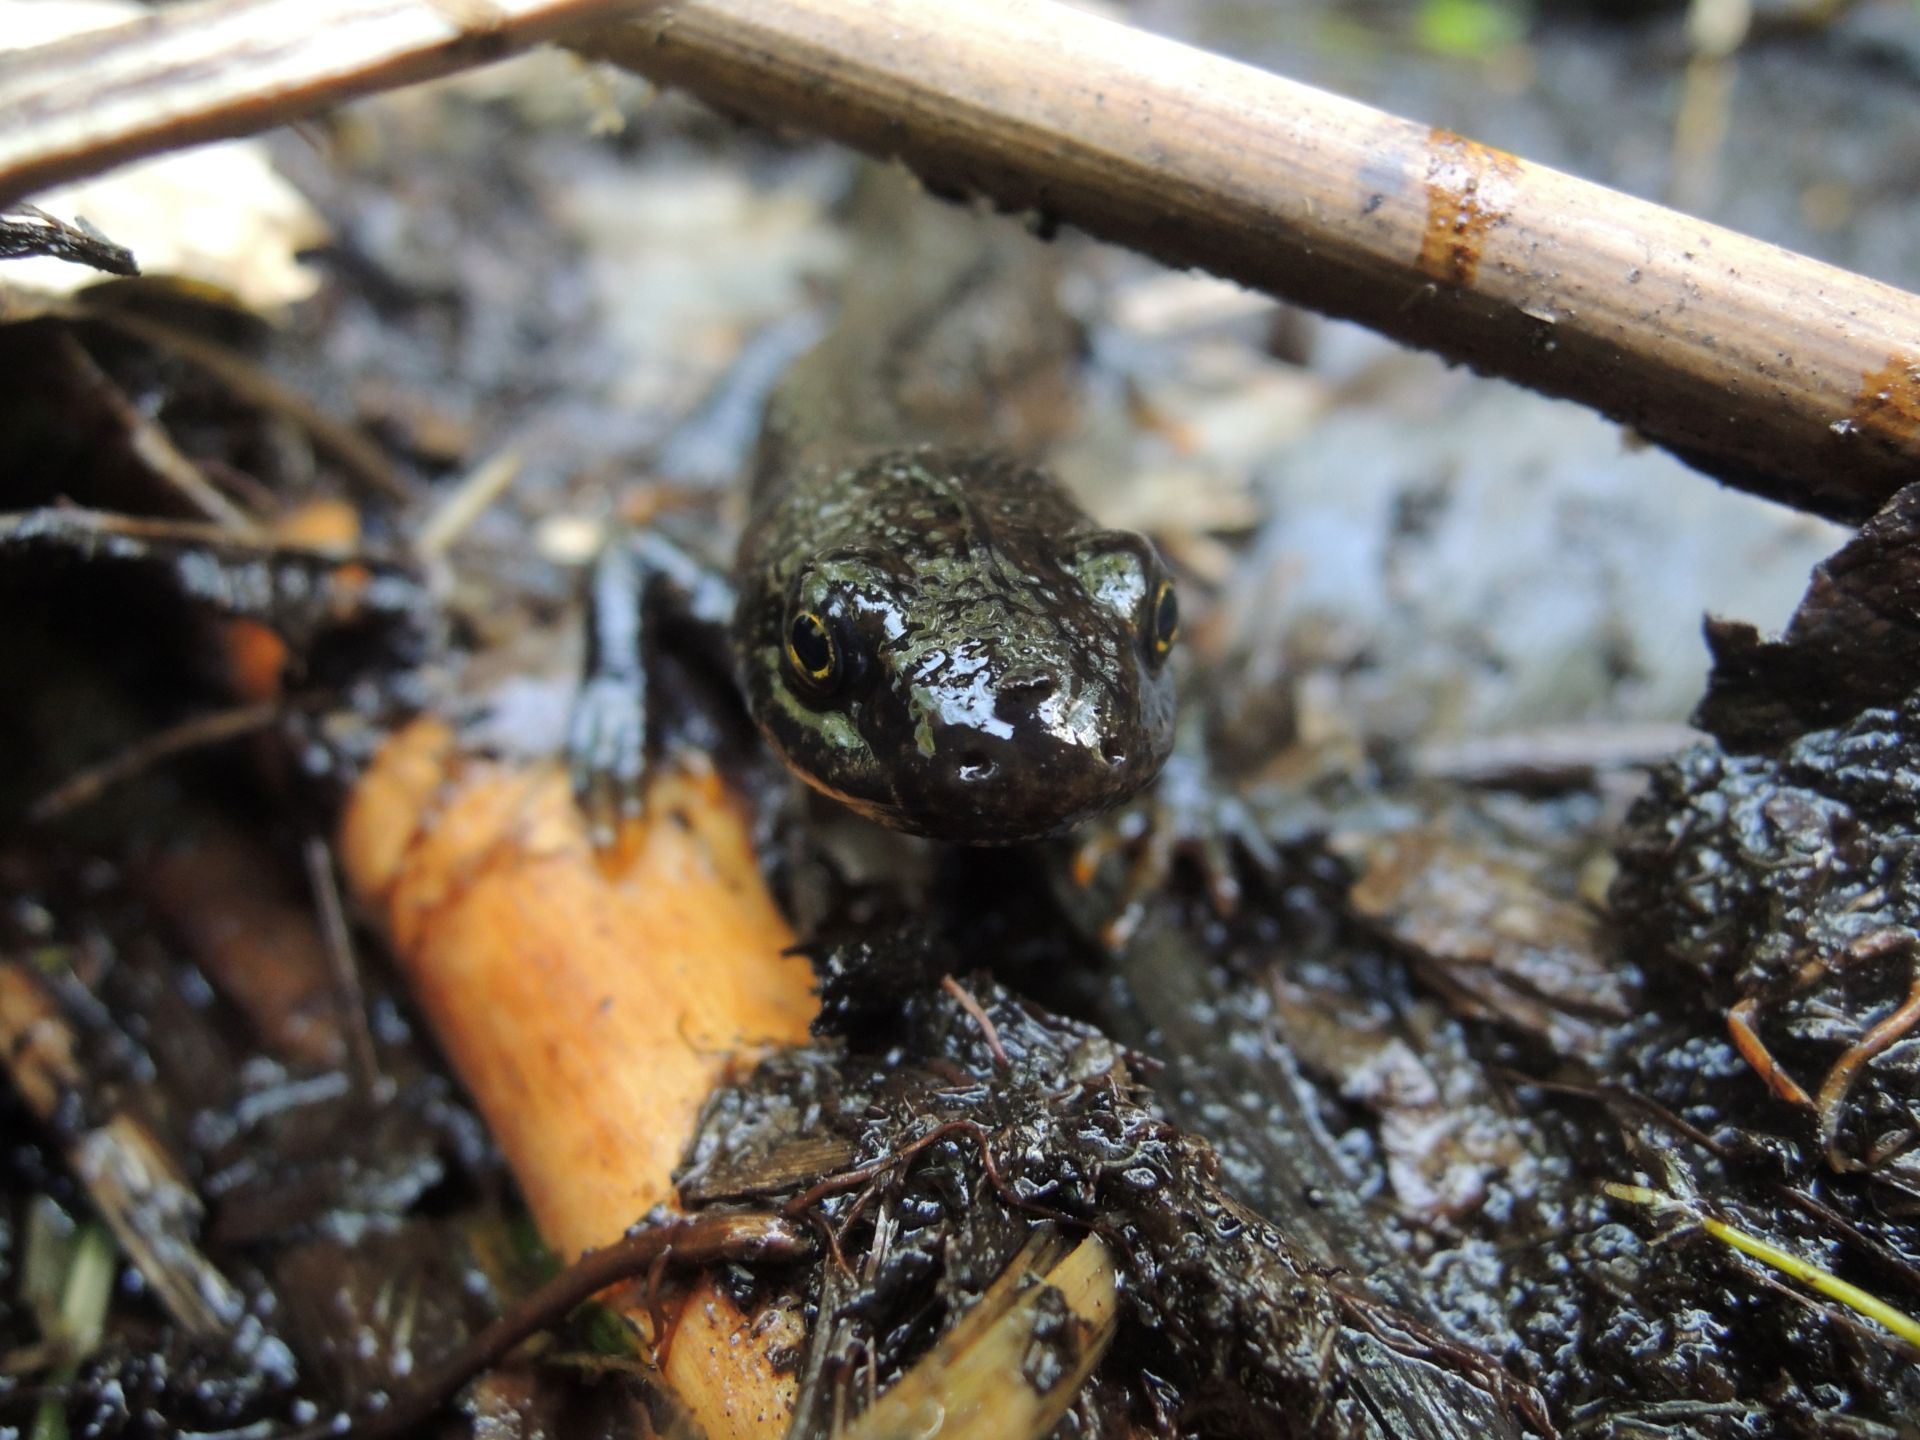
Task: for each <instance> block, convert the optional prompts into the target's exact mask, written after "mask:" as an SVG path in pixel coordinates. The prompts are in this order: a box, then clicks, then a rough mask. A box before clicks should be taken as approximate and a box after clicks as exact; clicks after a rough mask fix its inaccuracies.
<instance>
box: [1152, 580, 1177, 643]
mask: <svg viewBox="0 0 1920 1440" xmlns="http://www.w3.org/2000/svg"><path fill="white" fill-rule="evenodd" d="M1150 633H1151V634H1152V636H1153V654H1154V658H1155V659H1156V660H1159V659H1165V658H1166V654H1167V652H1168V651H1169V650H1171V649H1173V642H1174V641H1176V640H1178V639H1179V638H1180V597H1179V596H1178V595H1176V594H1174V593H1173V582H1172V581H1171V580H1162V581H1161V582H1160V586H1159V588H1158V589H1156V590H1155V591H1154V592H1153V625H1152V627H1151V630H1150Z"/></svg>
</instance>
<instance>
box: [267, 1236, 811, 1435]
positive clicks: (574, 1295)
mask: <svg viewBox="0 0 1920 1440" xmlns="http://www.w3.org/2000/svg"><path fill="white" fill-rule="evenodd" d="M812 1253H813V1245H812V1242H811V1241H810V1240H809V1239H808V1238H807V1235H806V1233H805V1232H804V1231H802V1230H800V1229H798V1228H796V1227H795V1226H794V1224H793V1223H792V1222H791V1221H789V1220H786V1219H783V1218H782V1217H780V1216H778V1215H760V1214H726V1215H699V1216H694V1217H692V1218H687V1219H672V1220H666V1221H661V1222H657V1223H652V1224H646V1225H643V1226H642V1227H640V1228H637V1229H636V1230H634V1231H633V1232H632V1233H630V1234H628V1235H627V1236H626V1237H625V1238H623V1239H620V1240H616V1241H614V1243H613V1244H611V1245H608V1246H605V1247H603V1248H602V1249H599V1250H589V1251H588V1252H587V1253H586V1254H585V1255H582V1256H581V1257H580V1258H579V1260H577V1261H575V1262H574V1263H573V1264H572V1265H570V1266H568V1267H567V1268H566V1269H565V1270H564V1271H562V1272H561V1273H560V1274H558V1275H556V1276H554V1277H553V1279H551V1280H549V1281H547V1283H546V1284H544V1285H542V1286H541V1287H540V1288H539V1289H537V1290H535V1291H534V1292H533V1293H532V1294H531V1295H528V1296H527V1297H525V1298H524V1299H522V1300H520V1301H519V1302H517V1303H516V1304H515V1305H514V1306H513V1307H512V1308H511V1309H509V1310H508V1311H507V1312H506V1313H505V1314H504V1315H502V1316H500V1317H499V1318H498V1319H497V1320H495V1321H494V1322H493V1323H492V1324H491V1325H489V1326H487V1328H486V1329H484V1330H482V1331H481V1332H480V1333H479V1334H478V1335H475V1336H474V1337H473V1338H472V1339H471V1340H469V1341H467V1343H466V1344H464V1345H462V1346H461V1347H460V1348H459V1349H458V1350H456V1351H454V1352H453V1354H451V1355H449V1356H448V1357H447V1358H446V1359H444V1360H441V1361H439V1362H438V1363H437V1364H431V1365H428V1366H427V1367H426V1369H425V1370H423V1371H422V1372H421V1373H420V1376H419V1378H418V1379H416V1380H414V1381H413V1382H412V1383H411V1384H409V1385H407V1386H406V1388H404V1389H403V1390H401V1391H400V1393H399V1394H397V1395H395V1396H394V1397H393V1398H392V1399H391V1401H390V1402H389V1403H388V1404H387V1406H386V1407H385V1408H384V1409H381V1410H378V1411H374V1412H371V1413H369V1412H361V1413H360V1414H358V1415H356V1416H354V1417H352V1418H351V1421H350V1423H349V1424H348V1425H347V1426H346V1427H345V1428H344V1429H343V1428H342V1426H341V1422H340V1420H339V1419H338V1418H336V1419H333V1420H327V1421H322V1422H321V1423H319V1424H316V1425H309V1426H307V1427H306V1428H304V1429H301V1430H295V1431H292V1432H290V1433H289V1434H287V1435H286V1436H284V1437H283V1440H341V1437H347V1440H389V1437H393V1436H400V1435H405V1434H407V1433H409V1432H410V1431H412V1430H413V1429H414V1428H415V1427H416V1426H418V1425H421V1424H423V1423H424V1422H426V1421H427V1420H428V1419H429V1418H431V1417H432V1415H433V1413H434V1412H435V1411H436V1410H438V1409H439V1408H440V1407H441V1406H443V1405H445V1404H446V1403H447V1401H448V1400H450V1399H451V1398H452V1397H453V1395H454V1393H455V1392H456V1391H458V1390H459V1389H460V1387H461V1386H463V1385H465V1384H466V1383H467V1381H469V1380H471V1379H472V1378H473V1377H474V1376H475V1375H478V1374H479V1373H480V1372H481V1371H482V1370H485V1369H487V1368H488V1367H489V1366H492V1365H495V1364H498V1363H499V1362H500V1361H501V1360H502V1359H504V1358H505V1357H506V1356H507V1355H509V1354H510V1353H512V1351H513V1350H514V1349H516V1348H517V1347H518V1346H519V1345H520V1344H521V1342H522V1341H524V1340H526V1339H527V1337H528V1336H530V1335H534V1334H537V1333H538V1332H539V1331H541V1330H545V1329H548V1328H549V1327H551V1326H553V1325H555V1324H557V1323H558V1322H559V1321H561V1320H563V1319H565V1318H566V1316H567V1315H568V1314H569V1313H571V1312H572V1311H573V1310H574V1309H575V1308H577V1307H578V1306H580V1305H582V1304H584V1303H585V1302H586V1301H588V1300H590V1299H592V1298H593V1297H594V1296H595V1295H597V1294H599V1293H600V1292H601V1291H602V1290H605V1289H606V1288H607V1287H608V1286H609V1285H614V1284H617V1283H619V1282H620V1281H622V1280H629V1279H632V1278H633V1277H635V1276H638V1275H646V1274H648V1273H649V1272H650V1271H651V1270H652V1269H653V1267H654V1265H655V1264H656V1263H657V1262H658V1261H659V1260H660V1258H661V1256H663V1255H666V1256H669V1257H670V1259H669V1260H668V1261H667V1263H668V1264H670V1265H673V1266H675V1267H678V1268H683V1269H697V1268H699V1267H701V1266H705V1265H711V1264H714V1263H716V1262H718V1261H723V1260H725V1261H740V1262H744V1263H748V1264H751V1263H754V1262H756V1261H769V1262H784V1261H791V1260H800V1259H804V1258H806V1257H807V1256H809V1255H811V1254H812Z"/></svg>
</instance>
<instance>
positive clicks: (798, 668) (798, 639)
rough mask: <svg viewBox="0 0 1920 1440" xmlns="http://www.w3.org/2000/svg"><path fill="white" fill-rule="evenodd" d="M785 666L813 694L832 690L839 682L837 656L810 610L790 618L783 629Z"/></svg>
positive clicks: (824, 624) (823, 627)
mask: <svg viewBox="0 0 1920 1440" xmlns="http://www.w3.org/2000/svg"><path fill="white" fill-rule="evenodd" d="M787 664H788V666H789V667H791V668H792V670H793V673H794V674H795V675H797V676H799V677H800V678H801V679H802V680H804V681H806V682H807V684H808V685H809V686H811V687H813V688H814V689H816V690H826V689H829V688H831V687H832V685H833V683H834V681H835V680H836V679H838V678H839V670H840V654H839V651H838V650H836V649H835V648H834V643H833V634H832V632H831V631H829V630H828V629H827V622H826V621H824V620H822V619H821V618H820V617H819V616H818V615H816V614H814V612H813V611H811V610H802V611H801V612H800V613H799V614H798V615H796V616H794V617H793V624H792V625H791V626H789V627H788V629H787Z"/></svg>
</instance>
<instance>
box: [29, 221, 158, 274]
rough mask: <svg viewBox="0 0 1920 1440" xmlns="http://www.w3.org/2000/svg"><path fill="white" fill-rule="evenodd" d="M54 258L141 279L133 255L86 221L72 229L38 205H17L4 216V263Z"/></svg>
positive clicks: (71, 226)
mask: <svg viewBox="0 0 1920 1440" xmlns="http://www.w3.org/2000/svg"><path fill="white" fill-rule="evenodd" d="M29 255H50V256H52V257H53V258H54V259H56V260H70V261H72V262H73V263H74V264H76V265H91V266H92V267H93V268H94V269H95V270H104V271H105V272H106V273H107V274H109V275H138V274H139V273H140V266H139V264H138V262H136V261H135V260H134V258H133V252H132V251H131V250H129V249H127V247H126V246H124V245H116V244H114V243H113V241H111V240H109V239H108V238H107V237H106V236H104V235H102V234H101V233H100V232H99V231H98V230H96V229H94V228H93V227H92V226H91V225H89V224H87V222H86V221H85V220H81V221H78V222H77V223H75V224H72V225H69V224H68V223H67V222H66V221H64V220H62V219H60V218H59V217H57V216H54V215H49V214H48V213H47V212H46V211H44V210H42V209H41V208H40V207H39V206H38V205H16V206H14V207H13V208H12V209H11V210H9V211H8V212H7V213H5V214H0V260H19V259H22V258H24V257H26V256H29Z"/></svg>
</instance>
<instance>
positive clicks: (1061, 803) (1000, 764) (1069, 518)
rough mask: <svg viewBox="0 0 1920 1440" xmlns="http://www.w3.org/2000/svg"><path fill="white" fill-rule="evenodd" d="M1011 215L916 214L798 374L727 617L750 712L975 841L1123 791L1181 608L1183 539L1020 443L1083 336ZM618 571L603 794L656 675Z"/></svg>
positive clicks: (1041, 825) (1159, 697)
mask: <svg viewBox="0 0 1920 1440" xmlns="http://www.w3.org/2000/svg"><path fill="white" fill-rule="evenodd" d="M1007 229H1008V227H1006V226H1004V225H999V226H991V227H990V222H986V221H983V220H980V219H977V218H974V217H969V216H967V215H965V214H964V213H962V212H958V211H953V210H950V209H945V208H943V209H941V210H939V211H935V212H932V213H930V214H928V215H927V216H926V217H925V219H924V220H922V221H918V222H915V223H913V224H911V225H909V226H907V227H906V228H905V230H904V231H899V230H896V231H895V232H894V233H893V234H892V235H891V236H889V237H886V240H887V241H888V242H890V243H883V245H882V246H881V247H877V248H878V249H879V253H878V255H877V257H876V258H875V263H874V264H873V265H872V266H871V267H869V269H868V273H866V274H865V275H863V276H862V278H861V280H860V281H858V282H856V283H857V284H858V286H859V288H858V289H857V290H856V291H855V292H854V294H853V295H852V297H851V298H850V299H849V301H848V303H847V305H846V307H845V309H844V311H843V314H842V317H841V320H840V322H839V324H838V325H837V327H836V329H835V330H834V332H833V333H832V334H830V335H829V336H828V337H827V338H826V339H825V340H824V341H823V342H822V343H821V344H820V345H819V346H817V347H816V348H815V349H814V350H812V351H811V352H809V353H808V354H807V355H806V356H804V357H803V358H802V359H800V360H799V361H797V362H796V363H795V365H794V366H793V367H792V369H791V371H790V372H789V374H788V375H787V377H786V378H785V379H784V380H783V381H782V382H781V384H780V386H779V388H778V390H777V391H776V393H775V395H774V397H773V400H772V403H771V404H770V406H769V410H768V417H767V424H766V429H765V432H764V434H763V436H762V442H761V445H760V451H759V455H758V457H757V460H756V462H755V465H754V467H753V476H752V488H751V493H750V504H749V511H748V517H747V522H746V528H745V531H744V532H743V535H742V538H741V542H740V548H739V553H738V557H737V560H736V563H735V566H734V584H735V588H736V591H737V599H736V601H735V603H734V609H733V615H732V620H731V625H730V627H729V631H728V633H729V635H730V641H731V645H732V649H733V658H734V661H735V664H736V667H737V671H738V674H739V676H740V679H741V682H742V684H743V686H744V689H745V692H746V697H747V703H748V708H749V710H750V711H751V713H752V715H753V718H754V720H755V722H756V723H757V724H758V726H759V728H760V730H761V731H762V733H763V734H764V735H765V736H766V738H767V740H768V742H769V743H770V744H771V745H772V746H773V748H774V750H775V751H776V752H777V753H778V754H779V755H780V756H781V758H782V759H783V760H784V761H785V762H786V764H787V765H788V766H789V767H790V768H791V769H792V770H793V771H794V772H795V773H796V774H797V775H799V776H800V778H801V779H803V780H805V781H806V782H807V783H808V784H809V785H812V786H814V787H815V788H816V789H819V790H822V791H825V792H826V793H827V794H830V795H833V796H835V797H836V798H838V799H840V800H842V801H844V802H845V803H846V804H848V805H850V806H852V807H853V808H855V809H856V810H859V811H860V812H862V813H863V814H866V815H869V816H871V817H873V818H874V819H876V820H880V821H882V822H884V823H885V824H888V825H891V826H893V827H895V828H897V829H901V830H908V831H912V832H914V833H917V834H922V835H929V836H932V837H934V838H936V839H942V840H950V841H957V842H961V843H966V844H1006V843H1011V842H1014V841H1020V840H1027V839H1034V838H1037V837H1040V836H1043V835H1048V834H1053V833H1056V832H1058V831H1061V830H1065V829H1068V828H1070V827H1072V826H1073V825H1076V824H1078V823H1079V822H1081V821H1082V820H1085V819H1087V818H1088V817H1089V816H1092V815H1094V814H1096V813H1098V812H1100V811H1102V810H1105V809H1108V808H1110V807H1112V806H1114V805H1117V804H1119V803H1120V802H1121V801H1123V800H1125V799H1127V798H1128V797H1130V796H1131V795H1133V794H1134V793H1135V792H1136V791H1138V790H1139V789H1140V787H1141V786H1143V785H1145V784H1146V783H1147V782H1148V781H1149V780H1151V779H1152V778H1153V777H1154V775H1155V774H1157V773H1158V771H1159V770H1160V767H1161V765H1162V764H1163V763H1164V762H1165V760H1166V758H1167V754H1168V752H1169V750H1170V749H1171V747H1172V741H1173V721H1174V696H1173V687H1172V681H1171V677H1170V676H1169V674H1168V672H1167V667H1166V659H1167V653H1168V651H1169V650H1170V648H1171V647H1172V644H1173V640H1174V637H1175V633H1176V631H1177V628H1178V618H1179V617H1178V608H1177V605H1176V602H1175V600H1174V598H1173V588H1172V585H1171V583H1170V582H1169V580H1168V577H1167V575H1166V571H1165V568H1164V566H1163V565H1162V563H1161V561H1160V558H1159V556H1158V554H1157V553H1156V552H1155V550H1154V548H1153V546H1152V544H1151V543H1150V542H1149V541H1148V540H1146V539H1145V538H1144V537H1142V536H1140V535H1136V534H1133V533H1131V532H1128V531H1117V530H1106V529H1101V528H1099V527H1098V526H1096V525H1095V524H1094V523H1093V522H1092V521H1091V520H1090V519H1089V518H1088V517H1087V516H1086V515H1085V514H1084V513H1083V512H1082V511H1081V510H1080V509H1079V508H1078V507H1077V506H1076V505H1075V504H1074V503H1073V501H1072V500H1071V499H1070V498H1069V497H1068V496H1067V495H1066V493H1065V492H1064V491H1063V490H1062V488H1061V487H1060V485H1059V484H1058V482H1057V481H1055V480H1054V478H1053V477H1052V476H1051V475H1049V474H1048V473H1047V472H1046V471H1045V470H1042V469H1039V468H1036V467H1034V466H1032V465H1028V464H1025V463H1022V462H1021V461H1020V460H1018V459H1015V458H1013V455H1012V454H1010V453H1009V451H1008V449H1007V448H1006V443H1005V442H1006V430H1007V428H1008V427H1007V425H1006V423H1005V415H1004V413H1003V412H1005V411H1007V410H1008V409H1009V408H1011V409H1017V408H1018V407H1019V405H1020V403H1021V400H1022V391H1023V389H1024V388H1025V387H1026V386H1027V384H1028V382H1029V381H1032V382H1033V383H1034V384H1039V385H1044V384H1045V383H1047V379H1048V378H1049V377H1047V376H1046V375H1045V374H1044V373H1043V367H1044V365H1045V363H1046V362H1048V361H1050V360H1057V359H1058V358H1060V352H1061V346H1062V342H1061V341H1060V338H1059V337H1060V336H1061V335H1062V334H1064V333H1065V332H1066V322H1065V321H1064V318H1063V317H1060V316H1059V314H1058V311H1057V310H1056V309H1054V308H1053V305H1052V300H1051V294H1050V289H1051V275H1050V273H1049V272H1048V267H1047V266H1046V265H1045V264H1044V262H1042V261H1040V260H1038V259H1036V254H1035V252H1036V250H1037V246H1036V242H1033V241H1030V240H1028V239H1027V237H1025V236H1023V235H1018V234H1008V233H1006V231H1007ZM1009 332H1011V334H1009ZM1023 347H1024V348H1025V350H1026V351H1027V352H1029V353H1025V354H1023V353H1022V350H1023ZM1034 351H1038V352H1039V355H1040V363H1039V364H1036V363H1035V362H1034V355H1033V354H1032V353H1031V352H1034ZM996 432H997V433H996ZM623 563H624V562H623ZM629 588H631V589H632V590H633V591H634V592H635V593H636V594H637V593H638V592H639V591H640V590H642V589H643V588H644V584H642V583H636V584H633V585H632V586H630V587H629ZM681 588H682V589H684V588H686V587H685V586H684V585H682V587H681ZM619 593H620V591H619V587H615V586H610V585H608V584H606V583H605V582H604V581H603V583H601V584H600V585H598V586H597V587H596V611H597V612H600V613H597V616H596V623H597V626H598V633H597V635H596V647H595V652H596V653H595V661H594V668H595V671H596V675H595V676H594V677H592V678H590V681H589V686H588V690H587V692H586V696H585V697H584V698H583V706H582V711H581V716H580V722H579V723H577V725H576V732H575V762H576V773H577V775H579V777H580V783H581V786H582V789H583V792H584V793H587V794H588V795H589V796H590V797H591V796H592V794H593V791H594V789H595V786H596V785H601V786H602V788H603V789H604V777H605V776H606V775H607V774H608V773H609V772H612V773H613V774H614V775H615V776H616V778H618V779H620V780H622V781H623V782H625V783H631V781H632V780H633V779H636V778H637V775H638V770H639V765H640V762H641V757H640V756H639V754H638V749H637V747H638V745H639V743H640V741H639V734H640V731H639V726H640V724H641V720H640V718H639V717H638V716H637V714H631V713H630V714H629V715H628V716H627V717H626V719H625V721H623V722H620V723H608V721H609V719H610V718H611V715H612V711H613V710H614V709H616V708H618V702H617V697H618V695H620V694H621V693H622V692H623V688H624V692H625V693H627V694H628V696H629V699H630V698H631V692H632V691H633V690H634V689H635V688H636V687H635V685H633V684H630V683H629V684H625V685H624V687H623V685H622V684H620V683H616V684H615V685H613V686H611V687H609V686H608V685H607V684H606V683H605V678H606V676H607V674H608V672H610V671H611V672H622V671H623V670H631V671H632V672H633V674H634V675H638V673H639V672H638V668H637V665H636V664H630V663H629V661H628V658H627V657H628V656H629V655H630V654H631V653H632V651H633V650H634V649H635V648H636V647H637V645H638V643H639V642H640V641H641V639H642V637H643V627H640V626H637V625H636V624H635V623H634V621H633V620H632V619H631V618H630V612H629V616H627V617H623V616H622V615H621V614H620V613H619V606H620V605H621V604H622V603H624V602H623V601H622V600H621V599H620V598H619ZM607 612H611V613H607ZM614 678H615V680H616V682H621V681H625V680H630V679H631V677H630V676H625V675H623V674H616V675H615V677H614ZM596 686H597V687H598V688H599V696H600V700H599V702H598V703H597V704H595V703H588V702H591V701H592V700H593V697H594V695H595V690H596ZM626 708H627V710H628V711H629V712H632V711H633V706H632V705H631V704H628V705H627V707H626ZM596 710H598V711H599V712H601V713H598V714H596Z"/></svg>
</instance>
